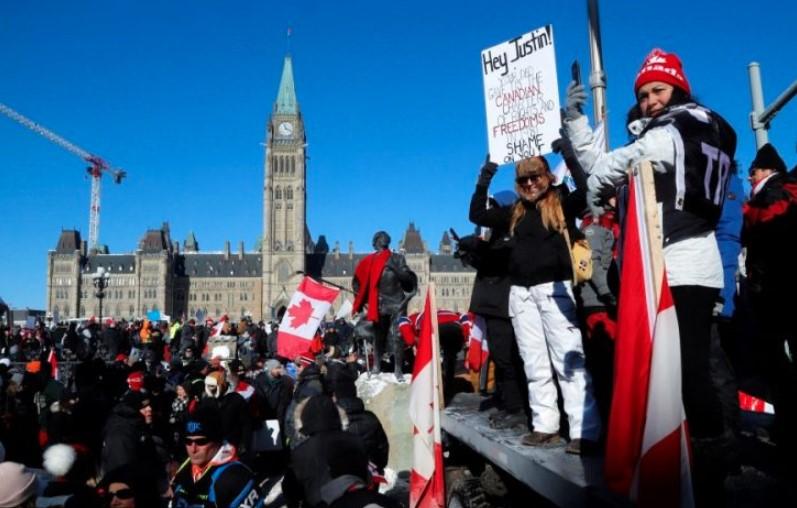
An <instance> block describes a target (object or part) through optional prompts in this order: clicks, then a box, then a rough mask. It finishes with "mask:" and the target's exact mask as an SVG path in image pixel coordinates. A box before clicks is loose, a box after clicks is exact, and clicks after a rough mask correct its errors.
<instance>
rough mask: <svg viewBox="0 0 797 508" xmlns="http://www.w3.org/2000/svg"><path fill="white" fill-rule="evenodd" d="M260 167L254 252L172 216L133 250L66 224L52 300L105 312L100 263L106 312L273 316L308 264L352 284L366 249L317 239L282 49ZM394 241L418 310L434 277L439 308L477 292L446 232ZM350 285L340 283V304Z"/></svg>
mask: <svg viewBox="0 0 797 508" xmlns="http://www.w3.org/2000/svg"><path fill="white" fill-rule="evenodd" d="M265 145H266V148H265V157H264V164H263V167H264V170H263V241H262V245H259V246H256V250H255V251H254V252H245V251H244V245H243V243H241V244H240V245H239V248H238V251H237V252H232V251H231V249H230V243H229V242H225V247H224V250H223V251H221V252H202V251H200V249H199V243H198V242H197V239H196V237H195V236H194V234H193V233H189V234H188V236H187V237H186V239H185V241H184V242H183V249H182V251H181V249H180V247H179V243H177V242H173V241H172V239H171V234H170V231H169V226H168V224H164V225H163V226H162V227H161V228H160V229H154V230H149V231H147V232H146V233H145V234H144V236H143V237H142V239H141V241H140V242H139V246H138V249H137V250H136V251H135V252H132V253H126V254H110V253H108V251H107V249H103V250H102V251H98V252H87V249H86V242H83V241H82V240H81V237H80V233H79V232H77V231H74V230H66V231H62V232H61V236H60V237H59V239H58V244H57V245H56V248H55V249H54V250H51V251H50V252H49V253H48V256H47V281H48V283H47V310H48V311H49V312H52V313H53V314H54V315H57V316H58V317H59V318H60V319H67V318H77V317H88V316H92V315H93V316H99V315H100V312H99V310H100V309H99V300H98V298H97V297H96V296H95V290H94V287H93V281H92V277H91V275H92V274H93V273H95V272H96V271H97V269H98V268H99V267H102V268H103V269H105V270H106V272H107V273H109V275H110V278H109V284H108V288H107V289H106V291H105V298H104V299H103V312H102V315H103V316H104V317H114V318H117V319H118V318H127V319H129V318H138V317H142V316H145V315H146V314H147V313H148V312H151V311H159V312H161V314H165V315H169V316H175V317H176V316H182V317H188V318H198V319H203V318H205V317H210V318H219V317H220V316H222V315H224V314H227V315H228V316H230V318H232V319H238V318H240V317H243V316H249V317H251V318H253V319H255V320H258V321H259V320H267V319H271V318H272V317H273V316H275V315H276V313H277V312H278V311H279V309H280V308H281V307H282V306H285V305H287V304H288V302H289V300H290V296H291V294H292V293H293V290H294V288H295V287H296V284H297V283H298V281H299V277H298V276H297V272H305V273H308V274H311V275H314V276H317V277H321V278H323V279H324V280H326V281H329V282H332V283H334V284H338V285H340V286H343V287H345V288H348V289H349V290H350V289H351V282H352V277H353V275H354V268H355V267H356V266H357V263H358V262H359V261H360V260H361V259H362V258H364V257H365V256H366V255H368V253H369V252H370V251H369V252H366V253H355V252H354V248H353V245H352V243H351V242H349V248H348V252H341V249H340V246H339V243H338V242H336V243H335V247H334V249H331V250H330V248H329V246H328V244H327V241H326V238H325V237H324V235H321V236H319V237H318V240H317V241H313V239H312V237H311V236H310V233H309V229H308V227H307V216H306V212H307V192H306V189H307V186H306V182H307V173H306V163H307V153H306V147H307V136H306V134H305V129H304V121H303V118H302V113H301V110H300V108H299V103H298V101H297V99H296V92H295V86H294V79H293V65H292V61H291V58H290V56H287V57H286V58H285V62H284V65H283V71H282V78H281V80H280V85H279V91H278V94H277V100H276V101H275V103H274V108H273V111H272V113H271V115H270V117H269V120H268V122H267V124H266V143H265ZM391 247H393V248H396V249H397V250H398V251H399V252H402V253H404V254H405V256H406V258H407V263H408V265H409V266H410V268H412V270H413V271H415V272H416V273H417V274H418V281H419V286H420V290H419V293H418V296H416V297H415V298H413V299H412V300H411V301H410V312H413V311H416V310H420V308H421V307H422V305H423V301H422V297H423V296H424V295H425V294H426V288H427V287H428V285H429V283H430V282H434V283H435V285H436V297H437V305H438V307H439V308H445V309H450V310H454V311H459V312H463V311H465V310H467V308H468V303H469V301H470V294H471V288H472V286H473V280H474V276H475V272H474V271H473V270H472V269H470V268H466V267H463V266H462V264H461V263H460V262H459V260H457V259H454V258H453V256H452V243H451V239H450V238H449V237H448V233H444V234H443V237H442V239H441V241H440V244H439V249H438V253H432V252H431V251H430V250H429V248H428V247H427V245H426V243H425V242H424V241H423V239H422V237H421V232H420V230H419V229H416V227H415V224H413V223H410V224H409V227H408V228H407V230H406V231H405V232H404V235H403V237H402V238H401V240H400V241H399V242H398V244H397V245H396V242H395V241H394V242H393V243H392V244H391ZM345 299H352V300H353V296H352V295H351V294H350V293H347V292H342V293H341V296H340V297H339V298H338V301H337V302H335V304H334V305H333V308H332V312H333V313H334V312H335V311H336V310H337V309H338V308H339V306H340V305H341V304H342V303H343V301H344V300H345Z"/></svg>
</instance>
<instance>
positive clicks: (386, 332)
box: [352, 231, 418, 380]
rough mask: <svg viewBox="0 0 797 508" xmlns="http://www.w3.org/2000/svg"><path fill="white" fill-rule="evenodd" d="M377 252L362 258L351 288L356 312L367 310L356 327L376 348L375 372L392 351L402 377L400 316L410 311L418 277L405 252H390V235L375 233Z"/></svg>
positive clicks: (374, 245)
mask: <svg viewBox="0 0 797 508" xmlns="http://www.w3.org/2000/svg"><path fill="white" fill-rule="evenodd" d="M373 247H374V250H375V251H376V252H374V253H372V254H369V255H368V256H366V257H365V258H363V259H362V260H361V261H360V262H359V263H358V264H357V268H356V269H355V270H354V279H353V280H352V288H353V289H354V292H355V294H356V297H355V299H354V310H353V312H354V313H357V312H360V311H362V310H363V309H364V308H365V309H366V314H365V316H364V317H363V318H362V319H360V321H359V322H358V323H357V326H356V327H355V332H354V333H355V337H356V338H364V339H366V340H369V339H370V342H372V343H373V348H374V365H373V366H372V368H371V369H372V370H371V371H372V372H381V365H380V363H381V359H382V355H383V354H385V352H389V353H391V354H393V363H394V372H395V374H396V378H397V379H399V380H401V379H403V373H402V364H403V362H404V341H403V340H402V338H401V335H400V334H399V333H398V319H399V317H401V316H402V315H405V314H406V313H407V304H408V303H409V301H410V299H411V298H412V297H413V296H415V294H416V293H417V291H418V276H417V275H415V272H413V271H412V270H410V268H409V266H407V261H406V260H405V259H404V256H403V255H402V254H399V253H397V252H391V250H390V235H388V234H387V233H386V232H384V231H378V232H377V233H376V234H374V239H373Z"/></svg>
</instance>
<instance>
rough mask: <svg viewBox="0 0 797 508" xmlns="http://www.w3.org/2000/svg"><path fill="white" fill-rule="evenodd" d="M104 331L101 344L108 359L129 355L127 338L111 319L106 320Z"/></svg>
mask: <svg viewBox="0 0 797 508" xmlns="http://www.w3.org/2000/svg"><path fill="white" fill-rule="evenodd" d="M107 325H108V326H106V328H105V330H103V332H102V343H103V344H104V345H105V349H106V351H107V354H108V358H109V359H114V358H116V356H117V355H119V354H125V355H126V354H129V353H130V344H129V343H128V342H127V337H126V336H125V335H124V334H123V333H122V332H121V331H120V330H119V328H118V327H117V326H116V322H115V321H114V320H113V319H108V321H107Z"/></svg>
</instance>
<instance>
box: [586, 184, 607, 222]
mask: <svg viewBox="0 0 797 508" xmlns="http://www.w3.org/2000/svg"><path fill="white" fill-rule="evenodd" d="M587 207H589V213H590V214H592V216H593V217H595V218H596V219H597V218H598V217H600V216H601V215H603V212H604V209H603V198H601V197H600V196H598V195H597V194H595V193H594V192H593V191H592V190H588V191H587Z"/></svg>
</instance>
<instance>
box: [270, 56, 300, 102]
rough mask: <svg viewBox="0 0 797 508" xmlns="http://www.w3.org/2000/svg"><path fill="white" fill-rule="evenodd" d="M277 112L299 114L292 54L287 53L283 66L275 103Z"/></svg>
mask: <svg viewBox="0 0 797 508" xmlns="http://www.w3.org/2000/svg"><path fill="white" fill-rule="evenodd" d="M274 111H275V112H276V113H285V114H293V115H295V114H297V113H298V112H299V104H298V102H296V87H295V86H294V84H293V64H292V63H291V55H285V64H284V65H283V66H282V78H281V79H280V88H279V92H278V93H277V102H276V103H275V104H274Z"/></svg>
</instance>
